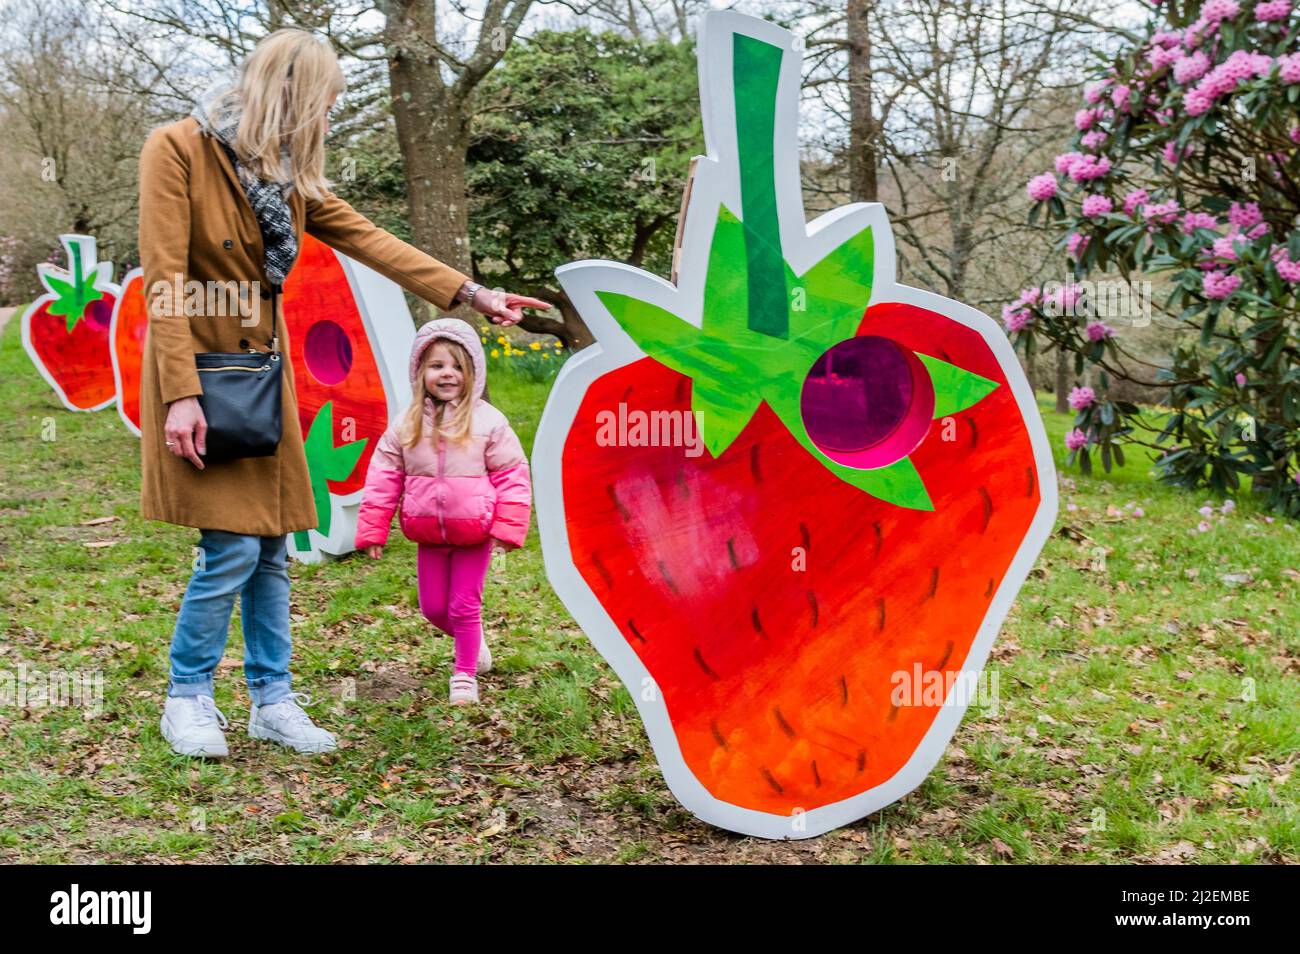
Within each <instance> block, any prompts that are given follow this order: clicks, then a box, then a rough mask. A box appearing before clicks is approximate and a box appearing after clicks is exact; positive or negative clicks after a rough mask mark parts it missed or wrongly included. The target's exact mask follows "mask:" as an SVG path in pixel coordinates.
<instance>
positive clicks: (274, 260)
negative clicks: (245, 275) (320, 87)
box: [191, 81, 298, 285]
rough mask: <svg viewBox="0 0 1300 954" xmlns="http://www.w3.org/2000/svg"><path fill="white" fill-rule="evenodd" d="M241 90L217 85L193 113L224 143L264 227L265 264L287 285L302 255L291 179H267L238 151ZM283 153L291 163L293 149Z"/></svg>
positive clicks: (268, 272) (270, 275) (273, 280)
mask: <svg viewBox="0 0 1300 954" xmlns="http://www.w3.org/2000/svg"><path fill="white" fill-rule="evenodd" d="M242 108H243V107H242V104H241V103H240V100H239V92H238V90H237V89H235V88H234V86H233V84H231V83H230V82H229V81H223V82H220V83H218V84H217V85H215V86H213V87H212V88H211V89H209V90H208V92H207V93H206V94H205V95H204V96H203V97H202V98H201V99H200V100H199V102H198V104H197V105H196V106H195V107H194V110H193V112H192V113H191V115H192V116H193V117H194V118H195V119H197V120H198V121H199V126H200V127H201V128H202V129H203V131H204V132H206V133H207V134H208V135H210V136H212V137H214V138H215V139H216V140H217V142H219V143H220V144H221V148H223V149H224V150H225V151H226V155H227V156H229V157H230V162H231V164H232V165H234V167H235V173H236V175H238V176H239V181H240V183H241V184H242V185H243V187H244V194H245V195H247V196H248V204H249V205H251V206H252V207H253V213H254V214H255V215H256V216H257V224H258V226H259V227H260V228H261V230H262V247H263V249H264V252H265V254H264V261H263V265H264V267H265V269H266V276H267V278H269V279H270V280H271V283H272V284H274V285H283V284H284V280H285V278H286V277H287V276H288V274H289V269H290V268H292V267H293V262H294V259H296V258H297V257H298V240H297V237H296V236H295V235H294V231H293V215H292V213H291V212H290V211H289V203H288V197H289V190H290V189H292V187H293V183H292V181H290V180H264V179H259V178H258V177H257V176H255V175H254V174H253V173H252V172H251V171H250V170H249V169H248V168H247V167H246V166H245V165H244V164H243V163H242V162H240V160H239V157H238V156H237V155H236V154H235V150H234V143H235V136H236V134H237V133H238V132H239V117H240V114H241V112H242ZM280 157H281V159H282V161H283V162H284V167H285V168H286V169H287V168H288V167H289V151H288V149H287V148H282V149H281V151H280Z"/></svg>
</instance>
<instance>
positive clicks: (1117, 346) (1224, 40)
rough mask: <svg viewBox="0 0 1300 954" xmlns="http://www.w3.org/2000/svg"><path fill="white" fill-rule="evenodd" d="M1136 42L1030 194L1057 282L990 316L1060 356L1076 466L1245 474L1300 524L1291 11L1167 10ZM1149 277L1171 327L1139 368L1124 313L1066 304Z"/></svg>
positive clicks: (1090, 96) (1228, 0) (1192, 475)
mask: <svg viewBox="0 0 1300 954" xmlns="http://www.w3.org/2000/svg"><path fill="white" fill-rule="evenodd" d="M1152 17H1153V19H1152V20H1151V21H1150V22H1149V24H1148V26H1147V29H1146V30H1145V31H1144V32H1143V33H1142V41H1141V42H1140V43H1138V44H1137V45H1136V46H1130V47H1128V48H1127V49H1125V50H1124V51H1123V52H1121V53H1120V54H1119V55H1118V56H1117V57H1116V59H1115V60H1114V61H1113V62H1111V63H1110V64H1109V66H1108V67H1107V68H1106V69H1105V70H1104V72H1102V73H1101V74H1100V75H1098V76H1097V77H1095V80H1096V81H1095V82H1093V83H1092V84H1091V85H1089V86H1088V87H1087V90H1086V94H1085V96H1084V100H1085V101H1084V102H1083V103H1082V104H1081V108H1080V109H1079V111H1078V112H1077V113H1076V115H1075V127H1076V133H1075V136H1074V139H1073V140H1072V141H1071V142H1070V145H1069V148H1068V151H1066V152H1063V153H1062V154H1061V155H1059V156H1058V157H1057V158H1056V162H1055V168H1054V169H1053V170H1052V171H1050V172H1044V173H1042V174H1041V175H1038V176H1035V177H1034V178H1033V179H1031V180H1030V181H1029V183H1028V184H1027V187H1026V191H1027V193H1028V195H1029V197H1030V199H1031V200H1032V201H1033V203H1034V204H1033V206H1032V208H1031V212H1030V219H1031V221H1034V220H1037V219H1038V218H1039V217H1040V216H1043V217H1044V218H1045V220H1046V221H1047V222H1048V224H1049V225H1050V226H1051V227H1052V228H1054V229H1057V228H1059V229H1060V230H1061V232H1062V247H1063V248H1064V250H1065V254H1066V256H1067V259H1068V261H1069V263H1070V266H1071V269H1072V276H1073V278H1072V280H1071V281H1068V282H1065V283H1056V284H1057V286H1058V287H1057V288H1056V289H1055V290H1050V292H1049V288H1048V287H1047V286H1045V287H1044V288H1042V289H1038V288H1031V289H1026V290H1025V291H1024V292H1022V293H1021V295H1020V298H1019V299H1018V300H1017V301H1015V302H1014V303H1012V304H1011V305H1008V306H1007V307H1006V309H1005V310H1004V313H1003V318H1004V321H1005V323H1006V326H1007V333H1008V334H1009V335H1011V337H1012V338H1013V340H1014V341H1015V342H1016V343H1017V345H1019V346H1022V347H1024V348H1025V349H1026V351H1027V352H1028V353H1032V351H1033V349H1034V348H1035V347H1038V348H1047V347H1056V348H1063V349H1065V350H1066V351H1068V352H1071V353H1072V354H1073V355H1074V362H1075V373H1076V374H1080V375H1082V374H1083V372H1084V370H1085V368H1087V367H1091V368H1092V370H1093V371H1094V374H1093V376H1092V377H1093V384H1094V385H1096V387H1095V389H1094V388H1081V389H1077V390H1076V391H1075V392H1073V393H1072V394H1071V397H1070V404H1071V406H1072V407H1073V408H1074V409H1075V410H1076V412H1077V415H1078V416H1077V419H1076V421H1075V426H1074V429H1073V430H1072V431H1071V433H1070V435H1069V437H1068V438H1067V446H1068V448H1069V449H1070V458H1071V463H1074V462H1075V461H1076V460H1077V461H1078V463H1079V464H1080V465H1081V466H1082V467H1083V468H1084V469H1085V470H1088V469H1090V467H1091V460H1092V455H1094V454H1096V455H1098V456H1099V457H1100V458H1101V461H1102V463H1103V465H1104V466H1105V467H1106V468H1107V469H1109V468H1110V466H1111V463H1112V461H1114V462H1117V463H1120V464H1123V462H1124V458H1123V451H1122V446H1123V445H1130V444H1138V445H1142V446H1144V447H1147V448H1150V449H1151V450H1152V451H1153V452H1154V456H1155V460H1156V464H1157V467H1158V470H1159V472H1160V474H1161V476H1162V478H1163V479H1165V480H1168V481H1170V482H1172V483H1175V484H1178V485H1181V486H1186V487H1196V486H1207V487H1209V488H1211V489H1213V490H1215V491H1217V492H1220V493H1233V492H1235V491H1237V490H1238V489H1240V488H1241V486H1242V484H1243V478H1244V477H1249V478H1250V479H1251V481H1252V483H1253V486H1254V489H1255V490H1256V491H1257V492H1260V493H1262V494H1266V495H1267V500H1268V502H1269V504H1270V505H1271V506H1273V507H1275V508H1277V509H1279V510H1281V511H1283V512H1284V513H1287V514H1290V515H1293V516H1294V515H1300V483H1297V481H1298V480H1300V473H1298V467H1297V458H1296V454H1297V448H1298V447H1300V351H1297V336H1296V330H1297V325H1298V323H1300V322H1298V321H1297V293H1298V292H1300V230H1298V229H1297V212H1298V211H1300V163H1297V155H1296V147H1297V143H1300V43H1297V37H1296V32H1297V24H1296V16H1295V13H1294V11H1293V9H1292V0H1266V2H1258V0H1257V2H1250V0H1208V2H1201V3H1197V2H1166V3H1163V4H1160V5H1158V6H1156V7H1155V8H1154V11H1153V13H1152ZM1157 274H1159V275H1161V276H1162V277H1164V278H1167V279H1168V280H1169V283H1170V285H1171V286H1172V294H1170V295H1169V296H1168V298H1167V300H1166V299H1165V296H1164V294H1163V292H1162V294H1161V296H1160V298H1159V299H1158V300H1157V302H1156V303H1155V307H1156V308H1157V309H1160V310H1161V311H1162V313H1163V314H1165V315H1167V316H1169V317H1170V318H1173V319H1176V322H1177V323H1178V324H1180V325H1181V326H1185V327H1186V328H1188V329H1191V330H1195V331H1197V332H1198V334H1196V335H1179V336H1176V337H1177V341H1178V343H1177V344H1176V345H1175V346H1174V347H1173V348H1172V354H1171V356H1170V360H1168V361H1167V362H1165V363H1164V364H1161V365H1160V366H1159V367H1158V368H1155V370H1154V371H1153V370H1152V368H1151V366H1148V365H1147V364H1146V362H1143V361H1141V360H1140V359H1139V358H1137V356H1136V355H1134V354H1133V353H1132V351H1131V350H1130V346H1129V345H1128V344H1127V343H1126V342H1125V335H1124V334H1123V329H1124V325H1125V324H1126V323H1127V324H1140V323H1142V322H1141V321H1138V322H1134V321H1132V319H1133V318H1135V317H1139V316H1138V315H1136V313H1134V312H1132V311H1130V313H1129V314H1128V315H1119V316H1117V317H1105V316H1101V317H1104V318H1105V320H1098V318H1099V315H1098V314H1097V312H1096V310H1095V309H1089V308H1086V307H1079V306H1080V305H1081V304H1086V302H1080V298H1081V297H1083V296H1084V293H1085V292H1086V291H1087V288H1088V286H1089V282H1090V279H1089V276H1094V277H1101V276H1104V275H1111V276H1114V275H1122V276H1124V278H1125V279H1126V280H1127V279H1130V278H1132V279H1136V278H1138V277H1151V276H1155V275H1157ZM1152 378H1154V379H1155V380H1156V381H1159V382H1161V383H1164V384H1167V385H1168V387H1169V391H1168V395H1169V397H1168V404H1169V405H1170V407H1171V408H1172V413H1171V414H1165V413H1163V412H1161V413H1158V414H1157V413H1155V412H1153V411H1151V410H1143V409H1141V408H1139V407H1137V406H1136V405H1134V404H1131V403H1127V402H1124V401H1120V400H1113V399H1112V398H1111V397H1110V396H1109V392H1110V390H1111V389H1112V386H1113V385H1114V383H1115V381H1116V380H1117V379H1128V380H1146V381H1150V380H1152Z"/></svg>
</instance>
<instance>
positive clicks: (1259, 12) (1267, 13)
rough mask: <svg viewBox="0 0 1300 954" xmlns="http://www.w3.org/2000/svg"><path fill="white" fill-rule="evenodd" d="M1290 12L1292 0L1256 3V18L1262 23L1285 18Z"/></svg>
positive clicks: (1272, 0) (1270, 0) (1269, 0)
mask: <svg viewBox="0 0 1300 954" xmlns="http://www.w3.org/2000/svg"><path fill="white" fill-rule="evenodd" d="M1290 12H1291V0H1267V2H1265V3H1257V4H1255V19H1256V20H1258V21H1259V22H1260V23H1272V22H1273V21H1275V20H1285V19H1286V18H1287V14H1289V13H1290Z"/></svg>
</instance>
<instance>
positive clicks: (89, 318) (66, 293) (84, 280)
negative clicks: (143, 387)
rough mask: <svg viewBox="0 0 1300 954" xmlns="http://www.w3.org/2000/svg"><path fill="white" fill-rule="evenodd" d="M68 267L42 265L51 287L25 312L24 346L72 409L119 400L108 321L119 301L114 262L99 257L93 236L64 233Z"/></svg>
mask: <svg viewBox="0 0 1300 954" xmlns="http://www.w3.org/2000/svg"><path fill="white" fill-rule="evenodd" d="M59 241H60V242H62V243H63V248H64V250H65V252H66V253H67V256H68V266H69V267H68V268H67V269H63V268H59V267H57V266H55V265H49V264H46V263H42V264H40V265H37V266H36V271H37V274H38V275H39V276H40V279H41V284H42V285H44V286H45V288H46V292H45V294H43V295H41V297H39V298H37V299H36V300H35V301H34V302H32V304H31V306H30V307H29V308H28V309H27V310H26V311H25V312H24V313H23V319H22V336H23V347H24V348H26V349H27V354H28V356H29V357H30V358H31V359H32V363H33V364H35V365H36V368H37V370H38V371H40V372H41V376H42V377H43V378H45V380H46V381H48V382H49V384H50V387H52V388H54V393H55V394H57V395H58V396H59V400H60V401H62V402H63V405H64V407H66V408H67V409H68V410H70V411H98V410H100V409H101V408H105V407H108V405H110V404H112V403H113V398H114V388H113V366H112V361H111V358H110V357H109V339H108V326H109V321H110V319H111V317H112V314H113V303H114V302H115V301H116V300H117V294H118V288H117V286H116V285H114V284H113V265H112V263H111V262H97V261H96V259H95V240H94V239H93V238H91V237H90V236H89V235H60V236H59Z"/></svg>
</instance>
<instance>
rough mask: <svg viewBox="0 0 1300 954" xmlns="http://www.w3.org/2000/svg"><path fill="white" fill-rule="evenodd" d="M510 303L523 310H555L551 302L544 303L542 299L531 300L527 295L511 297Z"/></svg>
mask: <svg viewBox="0 0 1300 954" xmlns="http://www.w3.org/2000/svg"><path fill="white" fill-rule="evenodd" d="M510 303H511V304H512V305H514V306H515V307H522V308H554V307H555V306H554V305H552V304H551V303H550V302H549V301H542V300H541V299H540V298H529V297H528V296H527V295H511V296H510Z"/></svg>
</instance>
